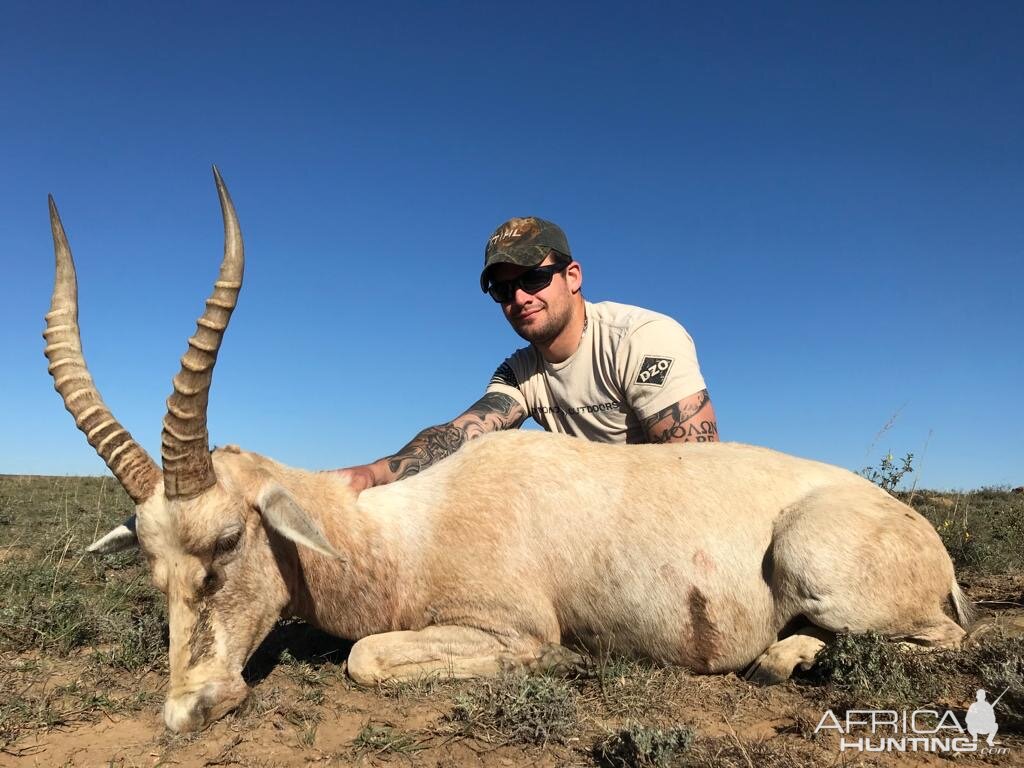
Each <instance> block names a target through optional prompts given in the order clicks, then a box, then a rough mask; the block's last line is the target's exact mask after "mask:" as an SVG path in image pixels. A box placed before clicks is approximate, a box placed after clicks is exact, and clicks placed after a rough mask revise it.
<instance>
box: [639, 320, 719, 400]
mask: <svg viewBox="0 0 1024 768" xmlns="http://www.w3.org/2000/svg"><path fill="white" fill-rule="evenodd" d="M623 343H624V344H625V345H626V350H625V351H626V365H625V380H624V381H625V384H624V387H623V389H624V391H625V393H626V403H627V404H628V405H629V407H630V408H632V410H633V412H634V413H636V414H637V416H639V417H640V418H646V417H648V416H653V415H654V414H655V413H657V412H658V411H660V410H661V409H662V408H667V407H668V406H669V405H671V404H672V403H677V402H679V401H680V400H682V399H683V398H684V397H689V396H690V395H693V394H696V393H697V392H700V391H701V390H702V389H705V385H704V377H703V376H702V375H701V373H700V365H699V364H698V363H697V348H696V346H694V343H693V339H691V338H690V334H688V333H687V332H686V329H685V328H683V326H681V325H680V324H679V323H677V322H676V321H675V320H672V319H671V318H668V317H665V318H659V319H656V320H651V321H649V322H646V323H643V324H642V325H640V326H638V327H637V328H635V329H633V331H632V332H631V333H630V334H629V335H628V336H627V337H626V338H625V339H623Z"/></svg>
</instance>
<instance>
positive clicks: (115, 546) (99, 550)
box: [85, 515, 139, 555]
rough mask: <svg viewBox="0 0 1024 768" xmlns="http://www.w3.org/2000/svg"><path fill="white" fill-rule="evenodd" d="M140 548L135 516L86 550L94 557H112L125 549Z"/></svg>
mask: <svg viewBox="0 0 1024 768" xmlns="http://www.w3.org/2000/svg"><path fill="white" fill-rule="evenodd" d="M137 546H139V537H138V536H136V535H135V515H132V516H131V517H129V518H128V519H127V520H125V521H124V522H123V523H121V524H120V525H119V526H117V527H116V528H113V529H111V531H110V533H108V534H107V535H106V536H103V537H101V538H99V539H96V541H94V542H93V543H92V544H90V545H89V546H88V547H86V548H85V551H86V552H89V553H91V554H94V555H112V554H114V553H115V552H121V551H123V550H125V549H131V548H132V547H137Z"/></svg>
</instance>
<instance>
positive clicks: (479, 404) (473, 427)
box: [387, 392, 526, 480]
mask: <svg viewBox="0 0 1024 768" xmlns="http://www.w3.org/2000/svg"><path fill="white" fill-rule="evenodd" d="M525 420H526V413H525V411H524V410H523V407H522V406H521V405H519V403H517V402H516V401H515V400H514V399H513V398H511V397H509V396H508V395H504V394H501V393H499V392H490V393H488V394H486V395H484V396H483V397H482V398H480V399H479V400H477V401H476V402H475V403H474V404H473V405H472V406H471V407H470V408H469V410H468V411H466V412H465V413H464V414H462V415H461V416H459V417H458V418H457V419H454V420H452V421H449V422H447V423H445V424H438V425H437V426H435V427H427V428H426V429H424V430H423V431H422V432H420V433H419V434H418V435H416V437H414V438H413V439H412V440H411V441H409V444H408V445H406V446H404V447H403V448H401V449H400V450H399V451H398V452H397V453H395V454H394V455H393V456H389V457H388V458H387V465H388V469H389V470H390V471H391V472H392V473H393V474H394V475H395V480H401V479H402V478H403V477H409V476H410V475H415V474H417V473H419V472H422V471H423V470H424V469H426V468H427V467H429V466H431V465H432V464H434V463H436V462H438V461H440V460H441V459H443V458H444V457H445V456H450V455H451V454H453V453H455V451H457V450H458V449H459V448H461V447H462V446H463V445H465V444H466V442H467V441H469V440H472V439H473V438H475V437H480V436H481V435H484V434H486V433H488V432H494V431H495V430H499V429H513V428H515V427H518V426H520V425H521V424H522V423H523V422H524V421H525Z"/></svg>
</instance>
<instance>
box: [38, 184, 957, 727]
mask: <svg viewBox="0 0 1024 768" xmlns="http://www.w3.org/2000/svg"><path fill="white" fill-rule="evenodd" d="M214 175H215V178H216V182H217V191H218V194H219V196H220V203H221V210H222V213H223V217H224V232H225V247H224V258H223V261H222V263H221V268H220V275H219V278H218V279H217V281H216V283H215V286H214V290H213V293H212V295H211V297H210V298H209V299H207V301H206V310H205V311H204V313H203V315H202V317H201V318H200V319H199V321H198V328H197V330H196V333H195V335H194V336H193V337H192V338H190V339H189V342H188V344H189V348H188V351H187V352H186V353H185V356H184V357H183V358H182V360H181V370H180V372H179V373H178V374H177V376H175V377H174V390H173V392H172V394H171V396H170V398H169V399H168V400H167V413H166V415H165V416H164V420H163V433H162V441H161V455H162V459H163V462H162V464H163V467H162V470H161V468H160V467H158V466H157V465H156V463H155V462H154V461H153V460H152V459H151V458H150V457H149V456H148V455H147V454H146V452H145V450H144V449H143V448H142V447H141V446H140V445H139V444H138V443H136V442H135V441H134V440H132V438H131V435H129V433H128V432H127V431H126V430H125V429H124V428H123V427H122V426H121V425H120V424H119V423H118V422H117V421H116V420H115V419H114V417H113V415H112V414H111V412H110V411H109V410H108V409H107V407H106V406H105V405H104V404H103V401H102V400H101V398H100V395H99V392H98V391H97V389H96V387H95V385H94V384H93V381H92V379H91V377H90V375H89V373H88V371H87V369H86V365H85V359H84V356H83V354H82V348H81V341H80V336H79V329H78V321H77V316H78V299H77V283H76V277H75V269H74V264H73V262H72V259H71V252H70V249H69V247H68V243H67V238H66V236H65V233H64V229H63V227H62V225H61V221H60V218H59V216H58V214H57V209H56V207H55V206H54V204H53V200H52V198H51V200H50V219H51V225H52V228H53V239H54V249H55V252H56V280H55V285H54V290H53V300H52V305H51V309H50V312H49V313H48V314H47V316H46V326H47V327H46V330H45V332H44V336H45V338H46V340H47V346H46V355H47V357H48V358H49V359H50V366H49V370H50V372H51V373H52V374H53V377H54V382H55V386H56V389H57V391H58V392H59V393H60V395H61V397H62V398H63V399H64V404H65V406H66V407H67V409H68V410H69V411H70V412H71V414H72V415H73V416H74V418H75V422H76V424H77V425H78V427H79V428H80V429H81V430H82V431H83V432H85V435H86V437H87V439H88V440H89V443H90V444H91V445H92V446H93V447H94V448H95V449H96V450H97V451H98V452H99V454H100V456H101V457H102V458H103V460H104V461H105V462H106V464H107V466H108V467H109V468H110V470H111V472H113V474H114V476H115V477H116V478H117V479H118V480H119V481H120V483H121V484H122V485H123V486H124V489H125V490H126V491H127V492H128V494H129V496H131V498H132V500H133V501H134V502H135V505H136V511H135V515H134V518H133V520H129V522H128V524H127V525H122V526H118V527H117V528H115V529H114V530H113V531H111V532H110V533H109V534H107V535H106V536H104V537H103V538H102V539H100V540H99V541H97V542H96V543H94V544H93V545H92V546H91V547H90V550H91V551H94V552H110V551H115V550H117V549H121V548H124V547H127V546H134V545H136V544H137V545H139V546H140V547H141V549H142V552H143V554H144V555H145V557H146V560H147V562H148V564H149V568H150V571H151V573H152V578H153V583H154V584H155V585H156V586H157V587H158V588H159V589H160V590H161V591H162V592H163V593H164V594H165V595H166V596H167V602H168V613H169V617H170V669H171V682H170V688H169V692H168V695H167V701H166V703H165V705H164V720H165V722H166V724H167V726H168V727H169V728H170V729H172V730H174V731H187V730H194V729H197V728H201V727H203V726H204V725H206V724H208V723H210V722H211V721H212V720H215V719H216V718H219V717H221V716H222V715H224V714H225V713H226V712H228V711H230V710H231V709H233V708H234V707H236V706H237V705H238V704H239V703H240V702H241V701H242V700H243V699H244V698H245V696H246V694H247V691H248V689H247V687H246V685H245V683H244V681H243V679H242V668H243V667H244V665H245V663H246V661H247V660H248V659H249V657H250V655H251V654H252V653H253V651H254V650H255V648H256V647H257V646H258V645H259V643H260V642H261V641H262V640H263V638H264V637H265V636H266V635H267V633H268V632H269V631H270V629H271V627H273V625H274V623H275V622H276V621H277V620H278V618H279V617H281V616H299V617H301V618H303V619H305V620H306V621H308V622H310V623H311V624H314V625H316V626H318V627H320V628H322V629H324V630H326V631H327V632H330V633H332V634H335V635H338V636H340V637H343V638H348V639H351V640H357V641H358V642H356V643H355V645H354V646H353V648H352V651H351V654H350V655H349V659H348V671H349V674H350V675H351V676H352V678H353V679H354V680H356V681H357V682H359V683H374V682H376V681H382V680H391V679H403V678H410V677H415V676H419V675H423V674H431V673H437V674H441V675H451V676H455V677H472V676H486V675H494V674H496V673H498V672H499V670H501V669H502V668H504V667H506V666H509V665H522V666H525V667H529V668H538V667H546V666H548V665H558V664H562V663H566V662H567V661H573V660H574V659H576V658H578V657H576V656H575V654H574V653H572V652H571V651H569V650H568V647H580V648H586V649H590V650H592V651H601V652H606V651H611V652H614V653H619V654H629V655H636V656H643V657H648V658H651V659H655V660H658V661H663V662H668V663H672V664H680V665H684V666H686V667H688V668H690V669H691V670H694V671H696V672H701V673H705V672H725V671H730V670H734V671H741V670H744V669H747V670H748V671H747V676H748V677H749V678H751V679H754V680H757V681H761V682H773V681H778V680H782V679H785V678H787V677H788V676H789V675H790V674H791V673H792V671H793V670H794V668H795V667H796V666H798V665H802V666H804V667H806V666H809V665H810V664H811V663H812V662H813V659H814V656H815V654H816V653H817V651H818V650H819V649H820V648H821V647H822V645H823V641H824V640H827V639H828V637H829V636H830V635H831V633H835V632H846V631H851V632H864V631H867V630H875V631H877V632H881V633H884V634H885V635H887V636H890V637H893V638H899V639H902V640H907V641H911V642H916V643H919V644H922V645H937V646H953V645H956V644H958V643H959V641H960V640H961V639H962V638H963V636H964V631H963V629H961V626H958V624H957V623H956V622H954V621H953V620H951V619H950V618H949V617H948V616H947V615H946V613H945V612H944V609H945V610H948V611H950V612H951V613H953V615H955V616H956V618H957V620H958V621H959V622H960V625H963V626H965V625H966V623H967V621H968V618H967V615H968V611H969V607H968V605H967V604H966V602H965V600H964V597H963V596H962V594H961V592H960V589H959V588H958V586H957V583H956V580H955V577H954V573H953V566H952V563H951V562H950V559H949V557H948V555H947V554H946V551H945V549H944V548H943V546H942V543H941V541H940V540H939V537H938V536H937V535H936V533H935V531H934V529H933V528H932V526H931V525H930V524H929V523H928V522H927V521H926V520H925V519H924V518H923V517H921V516H920V515H918V514H917V513H916V512H914V511H913V510H912V509H911V508H909V507H908V506H906V505H904V504H901V503H900V502H899V501H897V500H895V499H894V498H892V497H891V496H890V495H889V494H887V493H885V492H884V491H882V490H880V489H879V488H877V487H875V486H874V485H872V484H871V483H869V482H868V481H866V480H864V479H863V478H860V477H858V476H856V475H854V474H852V473H850V472H847V471H845V470H843V469H839V468H837V467H832V466H828V465H826V464H820V463H816V462H812V461H806V460H803V459H798V458H794V457H791V456H787V455H784V454H781V453H776V452H774V451H770V450H766V449H763V448H754V447H750V446H746V445H737V444H715V443H711V444H683V445H679V444H665V445H630V446H609V445H598V444H593V443H588V442H585V441H583V440H580V439H576V438H569V437H561V436H556V435H550V434H543V433H537V432H504V433H497V434H491V435H487V436H484V437H481V438H479V439H477V440H474V441H473V442H471V443H470V444H468V445H467V446H465V447H464V448H463V449H462V450H460V451H458V452H457V453H456V454H454V455H453V456H451V457H449V458H447V459H445V460H444V461H442V462H440V463H438V464H436V465H435V466H433V467H432V468H430V469H429V470H428V471H425V472H423V473H421V474H419V475H416V476H413V477H410V478H408V479H406V480H403V481H401V482H398V483H394V484H392V485H387V486H383V487H377V488H371V489H369V490H366V491H364V492H363V493H361V494H356V493H355V492H354V491H353V490H352V489H351V488H350V487H349V486H348V484H347V482H346V481H344V480H343V479H340V478H338V477H336V476H334V475H331V474H323V473H314V472H307V471H304V470H301V469H292V468H289V467H285V466H283V465H281V464H278V463H277V462H275V461H273V460H271V459H268V458H266V457H263V456H259V455H257V454H253V453H248V452H245V451H241V450H239V449H237V448H222V449H219V450H216V451H213V452H211V451H210V448H209V442H208V435H207V429H206V408H207V395H208V391H209V387H210V382H211V379H212V374H213V366H214V362H215V361H216V357H217V351H218V349H219V347H220V343H221V338H222V336H223V333H224V329H225V328H226V326H227V323H228V319H229V317H230V315H231V312H232V310H233V308H234V306H235V302H236V299H237V296H238V291H239V289H240V287H241V285H242V269H243V253H242V237H241V232H240V230H239V227H238V222H237V219H236V217H235V211H234V208H233V206H232V203H231V199H230V197H229V196H228V192H227V190H226V188H225V186H224V184H223V181H222V180H221V178H220V175H219V174H218V173H217V171H216V168H215V169H214Z"/></svg>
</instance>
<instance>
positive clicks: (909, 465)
mask: <svg viewBox="0 0 1024 768" xmlns="http://www.w3.org/2000/svg"><path fill="white" fill-rule="evenodd" d="M913 464H914V454H912V453H908V454H907V455H906V456H904V457H903V459H902V460H901V464H900V466H897V465H896V462H895V460H894V459H893V457H892V453H887V454H886V455H885V456H883V457H882V460H881V461H880V462H879V463H878V467H877V468H876V467H864V469H862V470H861V471H860V474H861V475H863V476H864V477H866V478H867V479H868V480H870V481H871V482H872V483H874V484H875V485H877V486H878V487H879V488H881V489H882V490H883V491H888V492H889V493H891V494H893V495H895V494H896V488H898V487H899V484H900V483H901V482H902V481H903V476H904V475H908V474H910V473H911V472H913V471H914V468H913Z"/></svg>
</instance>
